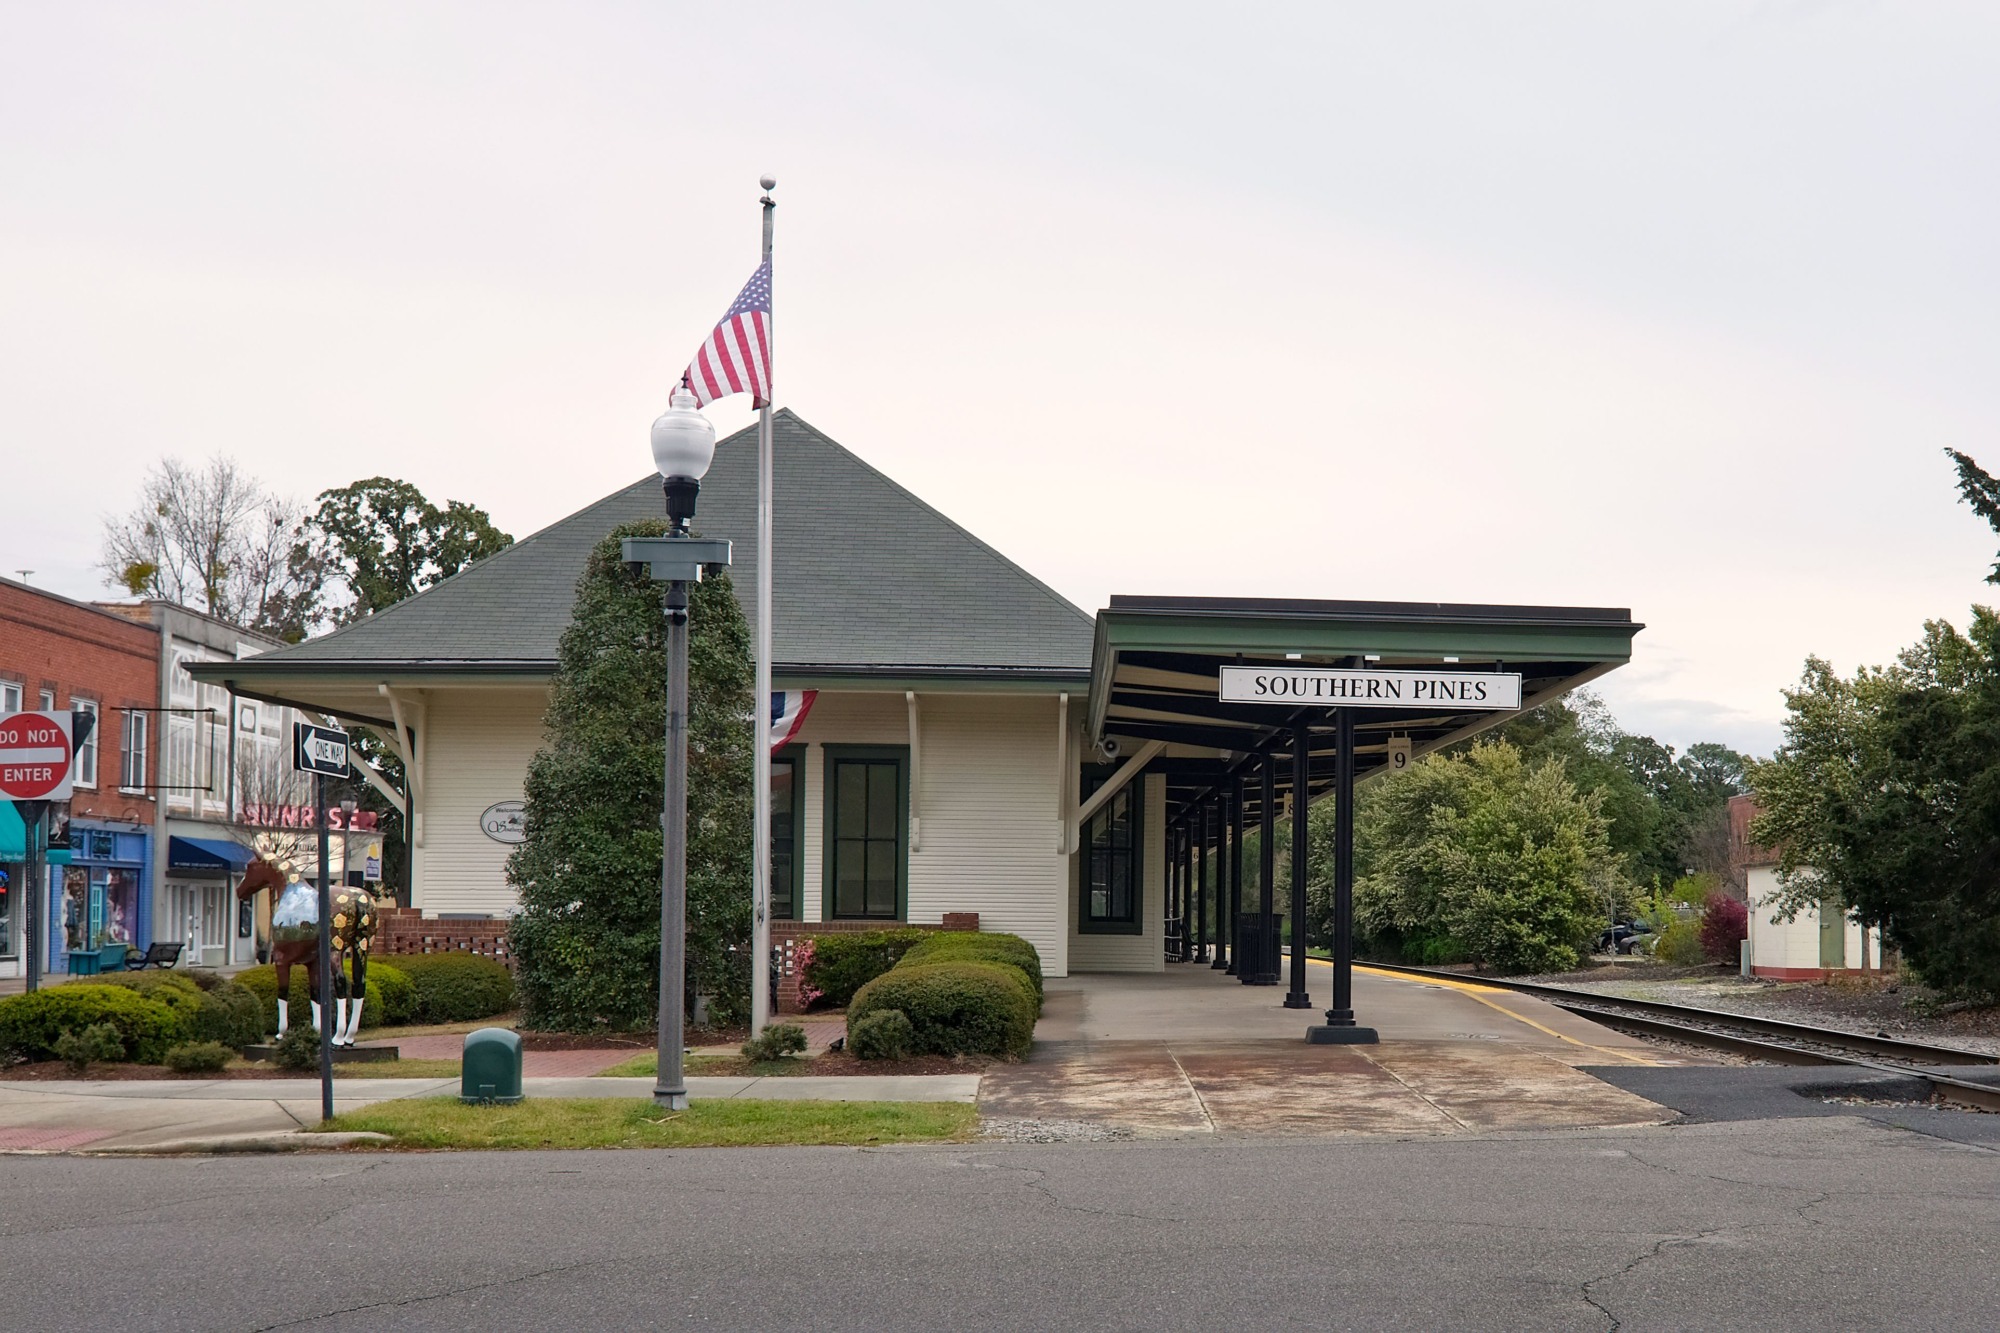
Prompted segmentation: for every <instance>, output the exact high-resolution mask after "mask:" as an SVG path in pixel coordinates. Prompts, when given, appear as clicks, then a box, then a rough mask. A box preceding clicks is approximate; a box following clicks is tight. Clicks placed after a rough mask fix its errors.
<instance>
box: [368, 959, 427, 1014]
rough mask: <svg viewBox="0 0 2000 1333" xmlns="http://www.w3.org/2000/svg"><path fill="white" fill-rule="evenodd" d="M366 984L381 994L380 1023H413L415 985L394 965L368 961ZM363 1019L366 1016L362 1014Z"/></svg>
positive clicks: (408, 975) (415, 999)
mask: <svg viewBox="0 0 2000 1333" xmlns="http://www.w3.org/2000/svg"><path fill="white" fill-rule="evenodd" d="M368 984H369V985H371V986H373V987H375V988H376V989H377V990H379V991H381V992H382V1021H383V1022H384V1023H388V1024H397V1025H399V1024H403V1023H409V1022H413V1021H414V1020H415V1019H416V1016H417V983H415V982H414V981H411V980H410V974H409V973H408V972H405V971H404V970H403V969H402V968H400V967H398V966H397V965H395V964H394V963H379V962H374V961H370V962H369V964H368ZM362 1017H363V1018H364V1019H365V1018H367V1017H368V1015H366V1014H363V1015H362Z"/></svg>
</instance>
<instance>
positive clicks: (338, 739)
mask: <svg viewBox="0 0 2000 1333" xmlns="http://www.w3.org/2000/svg"><path fill="white" fill-rule="evenodd" d="M292 767H293V768H294V769H296V770H297V771H298V772H301V773H319V774H322V775H324V776H326V777H329V778H344V777H346V776H347V733H346V732H344V731H342V730H341V729H340V728H339V727H316V726H314V725H313V724H312V723H310V722H294V723H293V724H292Z"/></svg>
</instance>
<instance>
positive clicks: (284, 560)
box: [100, 456, 513, 892]
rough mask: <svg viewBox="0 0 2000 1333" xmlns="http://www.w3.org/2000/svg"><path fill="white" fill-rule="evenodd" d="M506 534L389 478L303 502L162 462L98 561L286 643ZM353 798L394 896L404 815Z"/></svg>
mask: <svg viewBox="0 0 2000 1333" xmlns="http://www.w3.org/2000/svg"><path fill="white" fill-rule="evenodd" d="M512 544H513V538H512V537H510V536H508V535H507V534H506V533H504V532H502V531H500V530H499V529H498V528H496V527H495V526H494V525H493V521H492V519H491V518H490V517H489V516H488V515H487V513H486V511H485V510H483V509H480V508H479V507H478V506H476V505H471V504H467V503H465V502H463V501H460V500H447V501H446V502H445V503H444V504H443V505H437V504H434V503H432V502H431V501H430V500H429V499H427V498H426V497H425V496H424V494H423V492H421V491H420V490H418V489H417V488H416V487H415V486H413V485H411V484H410V483H409V482H406V481H398V480H396V479H395V478H392V477H367V478H364V479H362V480H360V481H356V482H353V483H352V484H350V485H347V486H341V487H336V488H334V489H331V490H325V491H321V492H320V493H319V494H318V495H317V496H315V497H314V499H313V502H312V503H311V504H310V505H306V504H303V503H301V502H299V501H297V500H295V499H292V498H290V497H288V496H284V495H280V494H278V493H276V492H274V491H272V490H270V489H269V488H268V487H266V486H264V485H263V483H261V482H260V481H258V480H257V479H256V478H255V477H253V476H251V475H250V474H249V473H248V472H246V471H245V470H244V469H243V468H242V467H241V466H240V465H238V464H237V463H236V462H235V461H234V460H233V459H229V458H226V457H220V456H218V457H215V458H212V459H209V460H208V461H207V462H204V463H187V462H183V461H181V460H179V459H173V458H169V459H165V460H163V461H161V462H160V463H159V464H157V465H156V466H154V467H153V468H152V469H151V470H150V471H148V472H147V473H146V475H145V477H144V478H143V479H142V480H141V482H140V485H139V498H138V501H137V503H135V504H134V506H133V507H132V508H131V509H130V510H128V511H127V512H125V513H123V514H119V515H115V516H113V517H111V518H108V519H106V520H105V524H104V543H103V549H102V554H101V557H100V563H101V566H102V568H103V570H104V572H105V574H106V576H107V577H108V579H109V580H110V581H111V583H112V584H113V585H114V586H117V587H120V588H123V589H124V590H125V591H126V592H127V593H129V594H131V595H132V596H134V597H147V598H159V599H162V600H164V601H169V602H173V603H176V604H177V605H180V606H186V607H189V608H192V609H193V610H196V611H204V612H207V613H208V614H209V615H212V616H214V617H216V618H217V619H219V620H223V621H227V622H228V623H230V624H232V625H240V626H242V627H243V628H245V629H249V630H254V631H256V632H257V633H260V634H265V635H269V636H270V637H272V638H275V639H280V640H282V641H284V642H286V643H297V642H299V641H301V640H303V639H305V638H308V637H310V636H312V635H314V634H318V633H323V632H325V631H326V630H329V629H333V628H337V627H339V626H341V625H347V624H352V623H353V622H355V621H357V620H360V619H362V618H363V617H365V616H369V615H372V614H374V613H375V612H377V611H380V610H383V609H384V608H386V607H389V606H393V605H395V604H396V603H397V602H400V601H402V600H403V599H405V598H407V597H413V596H415V595H416V594H417V593H419V592H422V591H423V590H424V589H426V588H428V587H430V586H431V585H432V584H434V583H437V582H438V581H440V580H442V579H446V578H449V577H451V576H452V575H453V574H456V573H458V572H459V571H460V570H462V569H464V568H466V567H467V566H468V565H471V564H472V563H474V562H475V561H478V560H482V559H484V558H485V557H487V556H489V555H492V554H494V553H495V552H497V551H500V550H503V549H505V548H506V547H508V546H510V545H512ZM357 739H358V747H357V748H358V749H359V751H360V753H361V756H362V760H363V762H366V763H368V764H370V765H371V766H372V767H374V769H375V770H376V771H377V772H378V773H380V774H381V775H382V777H383V778H384V780H385V781H387V782H388V783H389V784H390V785H391V786H392V787H395V788H397V789H399V790H400V789H401V788H402V785H403V770H402V763H401V761H400V760H398V759H397V758H396V757H395V756H394V755H393V754H391V753H389V751H388V750H387V749H386V748H385V747H383V746H382V745H380V744H379V743H377V742H376V741H375V740H374V738H373V737H371V736H369V735H368V734H367V733H365V732H363V733H361V734H360V735H359V736H358V738H357ZM259 780H260V781H271V780H272V779H271V778H270V776H269V775H261V776H260V777H259ZM351 794H352V795H353V796H354V798H355V799H356V800H357V801H358V802H359V804H360V807H361V808H362V809H364V810H372V811H374V812H375V813H376V814H377V815H378V816H379V817H380V819H381V834H382V842H383V867H382V873H383V880H384V883H385V884H386V885H388V886H390V887H391V888H392V889H397V890H401V891H405V892H406V891H407V887H408V883H409V877H408V841H407V837H406V833H405V829H404V826H403V817H402V816H401V815H400V814H398V813H397V812H396V810H395V808H394V807H393V806H392V805H390V804H389V802H388V801H387V800H386V799H384V798H383V797H382V795H381V794H380V793H379V792H377V791H376V790H375V789H374V788H373V787H372V786H370V785H368V784H367V783H364V782H356V783H355V784H354V790H353V792H352V793H351ZM256 799H266V800H270V799H275V797H273V796H272V795H270V794H268V793H267V794H265V795H263V796H258V797H256Z"/></svg>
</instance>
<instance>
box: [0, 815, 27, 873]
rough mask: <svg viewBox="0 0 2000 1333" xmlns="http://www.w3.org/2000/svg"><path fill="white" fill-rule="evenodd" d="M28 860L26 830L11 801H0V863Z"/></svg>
mask: <svg viewBox="0 0 2000 1333" xmlns="http://www.w3.org/2000/svg"><path fill="white" fill-rule="evenodd" d="M27 859H28V829H27V826H26V825H25V824H23V823H22V822H21V815H20V812H19V811H17V810H15V809H14V803H13V802H12V801H0V861H25V860H27Z"/></svg>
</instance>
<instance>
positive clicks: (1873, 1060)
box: [1365, 963, 2000, 1111]
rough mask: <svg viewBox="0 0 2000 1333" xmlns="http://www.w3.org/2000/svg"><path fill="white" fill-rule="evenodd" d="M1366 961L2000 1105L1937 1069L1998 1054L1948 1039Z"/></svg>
mask: <svg viewBox="0 0 2000 1333" xmlns="http://www.w3.org/2000/svg"><path fill="white" fill-rule="evenodd" d="M1365 966H1367V967H1370V968H1373V969H1374V970H1376V971H1378V972H1390V973H1394V974H1396V975H1398V976H1406V977H1411V978H1414V979H1418V980H1425V981H1450V982H1456V983H1459V984H1461V985H1475V986H1490V987H1492V988H1494V989H1496V990H1510V991H1515V992H1517V993H1519V994H1522V995H1532V996H1534V997H1535V998H1536V999H1539V1000H1546V1001H1547V1002H1548V1003H1550V1004H1553V1005H1555V1006H1556V1007H1557V1008H1558V1009H1563V1010H1567V1011H1568V1012H1570V1013H1573V1014H1578V1015H1581V1016H1582V1017H1585V1018H1589V1019H1592V1020H1594V1021H1596V1022H1599V1023H1603V1024H1604V1025H1606V1026H1607V1027H1614V1028H1618V1029H1620V1030H1621V1031H1626V1032H1633V1033H1637V1034H1639V1035H1641V1036H1649V1037H1666V1038H1670V1039H1672V1040H1674V1041H1685V1042H1690V1043H1693V1044H1695V1045H1698V1046H1709V1047H1713V1048H1716V1049H1719V1050H1728V1051H1734V1052H1736V1053H1737V1054H1739V1055H1750V1056H1755V1057H1756V1058H1758V1059H1763V1060H1772V1061H1776V1062H1778V1063H1781V1064H1795V1065H1826V1064H1839V1065H1853V1066H1855V1067H1857V1068H1861V1069H1872V1070H1878V1071H1881V1072H1884V1073H1893V1074H1901V1075H1906V1076H1914V1077H1916V1078H1920V1079H1922V1080H1923V1081H1924V1082H1926V1083H1928V1084H1930V1085H1931V1088H1932V1089H1933V1090H1934V1091H1935V1092H1937V1093H1938V1094H1939V1095H1940V1096H1942V1097H1944V1098H1945V1099H1946V1100H1949V1101H1955V1102H1960V1103H1962V1104H1965V1105H1968V1106H1975V1107H1978V1108H1979V1109H1980V1110H1983V1111H2000V1083H1984V1082H1979V1081H1976V1080H1972V1079H1964V1078H1958V1077H1956V1076H1954V1075H1951V1074H1948V1073H1943V1072H1940V1071H1941V1070H1942V1069H1945V1068H1949V1067H1953V1066H1984V1067H1987V1068H1991V1067H1993V1066H1995V1065H2000V1055H1987V1054H1985V1053H1984V1052H1982V1051H1967V1050H1961V1049H1959V1048H1958V1047H1955V1046H1936V1045H1932V1044H1930V1043H1928V1042H1919V1041H1904V1040H1903V1039H1902V1038H1900V1037H1891V1036H1887V1035H1882V1034H1877V1035H1874V1036H1870V1035H1869V1034H1867V1033H1865V1032H1846V1031H1843V1030H1841V1029H1839V1028H1825V1027H1817V1026H1814V1025H1812V1024H1809V1023H1789V1022H1786V1021H1784V1020H1783V1019H1777V1018H1759V1017H1756V1016H1755V1015H1752V1014H1733V1013H1728V1012H1726V1011H1724V1010H1720V1009H1701V1008H1697V1007H1696V1006H1694V1005H1687V1004H1667V1003H1665V1002H1663V1001H1660V1000H1635V999H1628V998H1626V997H1624V996H1621V995H1603V994H1599V993H1598V992H1596V991H1586V990H1579V989H1577V988H1575V987H1572V986H1551V985H1548V984H1546V983H1544V982H1536V981H1510V980H1507V979H1506V978H1503V977H1475V976H1468V975H1466V974H1465V973H1463V972H1448V971H1445V970H1444V969H1442V968H1431V967H1405V966H1402V965H1400V964H1395V963H1368V964H1365Z"/></svg>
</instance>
